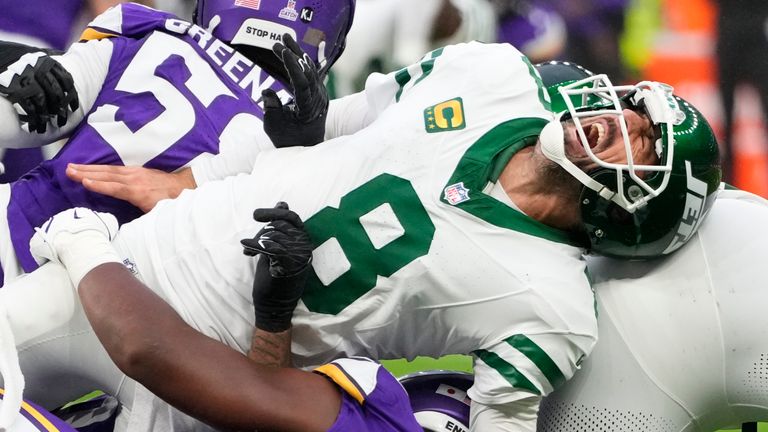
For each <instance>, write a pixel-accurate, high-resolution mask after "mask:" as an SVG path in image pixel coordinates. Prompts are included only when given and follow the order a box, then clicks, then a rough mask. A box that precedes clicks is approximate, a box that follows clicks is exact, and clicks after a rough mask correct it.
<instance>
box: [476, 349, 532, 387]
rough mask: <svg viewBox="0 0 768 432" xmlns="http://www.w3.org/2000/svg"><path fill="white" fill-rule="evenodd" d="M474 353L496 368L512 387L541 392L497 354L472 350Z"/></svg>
mask: <svg viewBox="0 0 768 432" xmlns="http://www.w3.org/2000/svg"><path fill="white" fill-rule="evenodd" d="M474 354H475V355H476V356H477V357H478V358H480V360H482V361H483V362H485V364H487V365H488V366H490V367H492V368H493V369H496V371H497V372H498V373H500V374H501V376H502V377H504V379H505V380H507V381H508V382H509V383H510V384H512V386H513V387H515V388H519V389H524V390H528V391H530V392H531V393H534V394H537V395H540V394H541V392H540V391H539V389H537V388H536V386H535V385H533V383H532V382H531V381H530V380H528V378H526V377H525V376H524V375H523V374H521V373H520V371H519V370H517V368H516V367H514V366H512V365H511V364H510V363H509V362H507V361H506V360H504V359H503V358H501V357H499V356H498V354H496V353H493V352H491V351H486V350H477V351H474Z"/></svg>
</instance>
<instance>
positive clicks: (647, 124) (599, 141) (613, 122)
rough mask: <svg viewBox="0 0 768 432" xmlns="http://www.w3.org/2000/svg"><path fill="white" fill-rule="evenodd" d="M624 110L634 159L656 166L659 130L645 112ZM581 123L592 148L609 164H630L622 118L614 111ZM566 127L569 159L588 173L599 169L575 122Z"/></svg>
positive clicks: (642, 163)
mask: <svg viewBox="0 0 768 432" xmlns="http://www.w3.org/2000/svg"><path fill="white" fill-rule="evenodd" d="M623 113H624V120H625V121H626V123H627V132H628V139H629V144H630V146H631V148H632V150H631V152H632V157H633V162H634V163H635V164H637V165H656V164H657V163H658V161H659V159H658V156H657V154H656V150H655V142H656V132H655V130H654V127H653V124H652V123H651V121H650V120H649V119H648V117H647V116H646V115H645V114H643V113H638V112H635V111H633V110H631V109H625V110H624V111H623ZM581 126H582V128H583V129H584V135H585V136H586V139H587V143H588V144H589V148H590V149H591V150H592V153H594V155H595V156H597V158H599V159H601V160H602V161H604V162H608V163H616V164H625V163H627V150H626V147H625V145H624V138H623V136H622V133H621V124H620V121H619V117H617V116H615V115H610V114H603V115H598V116H594V117H586V118H582V119H581ZM563 129H564V132H565V153H566V155H567V156H568V159H570V160H571V162H573V163H574V164H575V165H576V166H578V167H579V168H580V169H582V170H583V171H585V172H587V173H588V172H590V171H592V170H594V169H595V168H597V167H598V165H597V163H595V162H594V161H593V160H592V159H591V158H590V157H589V156H588V155H587V151H586V150H585V149H584V145H583V144H582V142H581V140H580V139H579V134H578V131H577V128H576V125H575V124H574V122H573V121H572V120H569V121H567V122H565V123H564V124H563Z"/></svg>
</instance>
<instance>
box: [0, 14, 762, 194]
mask: <svg viewBox="0 0 768 432" xmlns="http://www.w3.org/2000/svg"><path fill="white" fill-rule="evenodd" d="M51 2H52V0H27V1H26V2H25V7H24V8H20V7H14V5H13V3H15V2H14V0H0V6H4V7H3V8H2V9H3V11H4V13H3V14H2V15H0V39H4V40H16V41H21V42H26V43H30V44H36V45H38V46H44V47H49V48H54V49H64V48H65V47H66V46H67V45H68V44H69V43H71V42H72V41H73V40H75V39H76V38H77V35H78V33H79V30H80V29H82V28H83V26H84V25H85V23H87V22H88V20H90V19H91V18H92V17H93V16H94V15H97V14H99V13H101V12H102V11H104V10H105V9H106V8H108V7H110V6H112V5H114V4H116V3H119V2H120V0H57V1H56V7H55V8H51V7H50V4H51ZM140 2H141V3H144V4H147V5H150V6H153V7H155V8H158V9H163V10H167V11H170V12H173V13H175V14H176V15H178V16H179V17H182V18H186V19H190V18H191V16H192V10H193V8H194V4H195V1H194V0H140ZM767 18H768V2H766V1H765V0H679V1H670V0H569V1H560V0H419V1H412V0H358V1H357V12H356V16H355V22H354V25H353V26H352V30H351V32H350V34H349V37H348V39H347V49H346V51H345V53H344V55H343V56H342V57H341V59H340V60H339V62H338V63H337V64H336V65H335V66H334V68H333V70H332V73H331V76H330V79H329V82H328V88H329V92H330V93H331V95H332V96H333V97H340V96H343V95H346V94H350V93H353V92H355V91H357V90H359V89H360V88H362V86H363V84H364V80H365V77H367V76H368V75H369V74H370V73H371V72H374V71H391V70H395V69H397V68H400V67H403V66H404V65H407V64H410V63H412V62H414V61H416V60H418V59H419V58H420V57H421V56H422V55H423V54H424V53H426V52H428V51H429V50H431V49H435V48H437V47H440V46H444V45H447V44H450V43H456V42H462V41H468V40H480V41H484V42H509V43H511V44H513V45H515V46H516V47H518V48H519V49H520V50H521V51H522V52H523V53H525V54H526V55H527V56H528V57H529V58H530V60H531V62H533V63H537V62H542V61H547V60H552V59H561V60H562V59H565V60H570V61H574V62H577V63H579V64H581V65H583V66H585V67H586V68H587V69H589V70H592V71H595V72H599V73H606V74H608V75H609V77H611V79H612V80H613V81H614V82H628V81H637V80H640V79H644V78H647V79H654V80H660V81H665V82H671V83H673V85H675V86H676V87H678V91H679V90H681V87H682V92H681V93H682V94H683V95H685V96H687V97H689V98H692V99H693V100H694V101H696V102H697V105H703V106H704V108H703V109H704V112H705V114H706V115H707V116H708V117H709V118H711V119H713V121H712V122H713V124H714V126H715V129H716V130H717V132H718V135H719V138H720V141H721V144H722V147H723V158H724V168H725V171H726V179H727V180H728V181H729V182H731V183H734V182H735V183H737V184H739V183H741V186H742V187H745V188H747V189H752V190H753V191H754V192H757V193H762V194H766V193H768V156H765V155H764V154H763V153H765V154H768V149H764V148H763V147H766V146H768V139H766V138H765V136H764V135H765V134H764V133H763V132H762V131H763V130H764V127H763V126H762V125H760V126H759V128H758V129H759V130H758V133H753V132H751V131H750V132H748V133H741V134H740V133H739V124H740V120H739V115H738V113H739V112H740V109H739V107H738V105H739V104H738V100H739V96H738V95H739V89H740V88H741V87H742V85H745V86H747V88H750V89H753V91H754V94H755V95H756V97H754V98H753V99H755V100H757V101H759V102H758V103H757V104H753V105H756V106H753V105H750V106H747V108H745V109H746V114H742V117H745V118H747V119H750V118H752V119H754V118H757V119H758V121H759V122H762V118H764V117H765V115H764V114H762V113H763V112H765V111H766V110H761V109H760V106H768V79H766V78H768V54H766V53H768V49H766V48H768V36H767V34H768V23H767V22H766V19H767ZM699 21H705V22H706V23H705V24H703V26H704V27H703V28H704V30H702V28H701V26H702V24H701V23H700V22H699ZM710 21H711V22H710ZM43 22H44V23H45V25H41V24H40V23H43ZM654 53H656V54H657V55H656V58H655V60H654V55H655V54H654ZM658 53H661V54H658ZM669 53H672V56H673V57H674V59H673V60H672V61H668V56H667V54H669ZM694 57H696V58H698V57H702V58H704V61H703V62H701V61H699V60H695V61H686V59H688V60H690V59H693V58H694ZM665 63H666V69H664V68H663V67H661V69H660V66H659V65H662V66H663V65H664V64H665ZM710 69H711V71H710ZM659 70H661V72H659ZM686 74H687V75H686ZM689 78H690V79H689ZM694 78H695V79H696V80H699V81H693V80H694ZM742 111H743V110H742ZM742 123H743V122H742ZM743 129H744V128H742V131H743ZM741 135H748V136H749V137H750V138H749V139H748V140H749V142H748V143H747V144H746V146H747V148H749V149H751V150H750V151H751V152H752V153H755V152H757V153H759V154H760V161H762V162H761V163H762V165H761V163H755V161H754V160H753V159H754V158H753V159H745V158H746V156H745V157H742V158H741V159H739V155H738V152H739V148H738V147H734V143H735V142H736V141H738V137H739V136H741ZM55 150H56V149H55V148H53V149H49V150H48V153H49V155H50V154H52V153H55ZM14 153H15V151H8V154H6V155H5V158H6V159H8V158H10V157H14V156H16V155H15V154H14ZM752 153H750V155H751V154H752ZM20 155H21V156H20V157H21V161H14V162H12V163H6V167H10V168H11V171H9V172H6V174H5V175H4V176H3V177H0V181H8V180H11V179H12V178H14V176H18V175H19V174H20V173H22V172H25V171H26V167H27V166H33V165H35V164H36V163H38V162H39V159H40V158H42V157H44V156H43V155H34V156H30V155H29V154H25V153H23V152H21V153H20ZM747 165H748V166H747ZM745 167H746V168H745ZM740 169H741V172H739V170H740ZM749 170H753V171H754V170H757V171H760V172H762V171H763V170H764V171H765V175H764V178H763V177H760V178H758V182H760V181H763V180H764V183H765V185H764V187H765V189H760V186H759V185H757V186H755V185H754V184H753V183H754V182H753V181H751V180H750V179H749V178H748V177H749V176H750V175H752V174H753V173H750V172H747V171H749ZM758 174H759V173H758ZM755 189H757V190H755Z"/></svg>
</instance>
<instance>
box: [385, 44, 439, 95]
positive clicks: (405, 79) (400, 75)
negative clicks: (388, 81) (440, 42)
mask: <svg viewBox="0 0 768 432" xmlns="http://www.w3.org/2000/svg"><path fill="white" fill-rule="evenodd" d="M443 50H444V48H438V49H436V50H434V51H432V52H430V53H429V54H427V55H426V56H424V57H428V58H427V59H426V60H424V61H422V62H421V63H419V68H420V69H421V72H420V73H419V74H418V75H416V76H417V77H418V78H416V82H414V83H413V85H416V84H418V83H420V82H421V80H423V79H424V78H426V77H428V76H429V74H431V73H432V70H433V69H434V67H435V59H437V58H438V57H440V56H441V55H443ZM413 78H414V77H413V76H411V73H410V72H408V68H404V69H401V70H399V71H398V72H397V73H395V82H397V85H399V86H400V88H399V89H397V93H395V102H400V97H401V96H402V95H403V91H404V90H405V86H406V85H407V84H408V83H409V82H410V81H411V79H413Z"/></svg>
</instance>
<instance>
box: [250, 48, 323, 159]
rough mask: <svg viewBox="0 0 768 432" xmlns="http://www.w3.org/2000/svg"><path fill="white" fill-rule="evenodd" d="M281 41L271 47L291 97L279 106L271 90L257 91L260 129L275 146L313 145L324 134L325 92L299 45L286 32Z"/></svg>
mask: <svg viewBox="0 0 768 432" xmlns="http://www.w3.org/2000/svg"><path fill="white" fill-rule="evenodd" d="M283 43H284V44H285V45H283V44H281V43H276V44H275V46H274V47H273V48H272V50H273V51H274V52H275V55H276V56H277V57H278V58H279V59H280V60H281V61H282V62H283V66H284V67H285V70H286V71H287V72H288V78H289V79H290V81H291V83H290V84H291V87H292V92H293V96H294V99H293V102H291V103H289V104H287V105H283V104H282V102H280V98H278V97H277V94H276V93H275V92H274V90H271V89H267V90H264V91H263V92H261V96H262V98H263V99H264V132H266V133H267V135H268V136H269V138H270V139H271V140H272V143H273V144H274V145H275V147H293V146H311V145H315V144H317V143H319V142H322V141H323V138H324V137H325V118H326V114H328V92H327V91H326V89H325V85H324V84H323V77H322V76H320V72H319V71H318V69H317V65H316V64H315V62H314V61H312V59H311V58H309V56H308V55H307V54H305V53H304V51H302V50H301V48H300V47H299V44H297V43H296V41H295V40H293V38H292V37H291V36H290V35H288V34H285V35H283Z"/></svg>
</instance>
